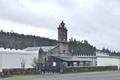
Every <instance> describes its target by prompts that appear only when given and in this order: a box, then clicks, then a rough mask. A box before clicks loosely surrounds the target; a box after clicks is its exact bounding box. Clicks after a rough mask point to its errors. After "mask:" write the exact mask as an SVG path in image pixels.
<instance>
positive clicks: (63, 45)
mask: <svg viewBox="0 0 120 80" xmlns="http://www.w3.org/2000/svg"><path fill="white" fill-rule="evenodd" d="M67 31H68V30H67V28H66V27H65V23H64V22H63V21H62V22H61V23H60V25H59V27H58V43H57V45H56V46H45V47H41V48H40V49H39V62H40V64H41V69H44V70H47V71H50V70H53V71H62V69H63V68H64V67H66V68H69V67H84V66H95V61H94V62H93V60H95V58H96V57H91V58H90V59H88V57H83V56H82V57H79V56H72V55H71V54H70V52H69V48H68V42H67ZM46 49H48V50H47V51H45V50H46Z"/></svg>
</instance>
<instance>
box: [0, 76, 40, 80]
mask: <svg viewBox="0 0 120 80" xmlns="http://www.w3.org/2000/svg"><path fill="white" fill-rule="evenodd" d="M35 76H38V75H14V76H11V77H7V78H0V80H17V79H20V78H32V77H35Z"/></svg>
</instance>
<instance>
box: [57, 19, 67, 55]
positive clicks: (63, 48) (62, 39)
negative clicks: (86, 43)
mask: <svg viewBox="0 0 120 80" xmlns="http://www.w3.org/2000/svg"><path fill="white" fill-rule="evenodd" d="M67 31H68V30H67V28H66V27H65V23H64V22H63V21H62V22H61V23H60V24H59V27H58V45H59V53H60V54H61V55H68V54H69V49H68V42H67Z"/></svg>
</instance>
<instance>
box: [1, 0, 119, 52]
mask: <svg viewBox="0 0 120 80" xmlns="http://www.w3.org/2000/svg"><path fill="white" fill-rule="evenodd" d="M28 1H29V2H31V3H33V4H36V3H46V2H50V3H53V4H55V5H58V6H57V7H60V8H61V9H62V10H63V12H61V13H62V14H56V15H52V14H49V13H44V12H41V13H35V12H34V11H32V10H31V9H30V8H27V7H26V6H25V5H24V4H22V3H21V1H20V0H10V1H9V0H0V18H1V19H7V20H10V21H14V22H17V23H22V24H28V25H32V26H35V27H43V28H47V29H51V30H56V27H57V24H59V22H60V21H61V20H62V19H63V20H65V22H66V26H67V27H68V29H69V37H75V38H77V39H80V40H81V39H87V40H88V41H89V42H90V43H92V44H93V45H95V46H97V47H98V48H102V47H108V48H111V49H113V50H114V49H116V50H120V48H119V47H120V45H119V41H120V38H119V37H120V32H119V30H120V27H119V25H120V22H119V21H120V5H119V4H120V1H119V0H97V1H98V3H96V4H95V6H94V7H91V8H88V9H86V10H82V9H81V8H79V7H76V4H77V3H76V1H77V0H28ZM95 1H96V0H95ZM8 3H9V4H8ZM55 7H56V6H55ZM55 12H56V11H54V13H55Z"/></svg>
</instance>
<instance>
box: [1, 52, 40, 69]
mask: <svg viewBox="0 0 120 80" xmlns="http://www.w3.org/2000/svg"><path fill="white" fill-rule="evenodd" d="M1 52H2V69H12V68H22V66H21V63H23V64H25V68H32V63H33V59H34V58H35V57H36V58H37V57H38V53H35V52H30V51H29V52H27V51H19V50H18V51H15V50H14V51H13V50H12V51H11V50H5V51H1Z"/></svg>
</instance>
